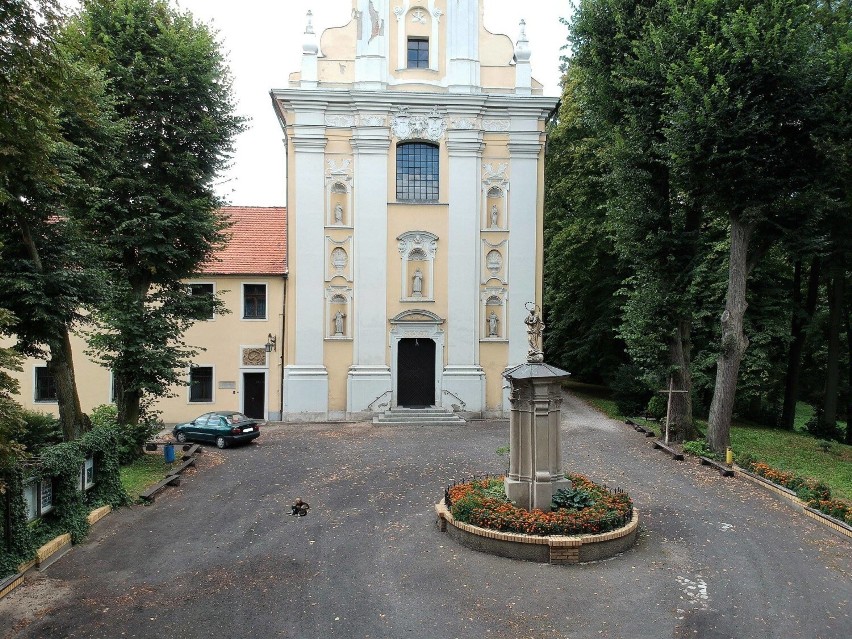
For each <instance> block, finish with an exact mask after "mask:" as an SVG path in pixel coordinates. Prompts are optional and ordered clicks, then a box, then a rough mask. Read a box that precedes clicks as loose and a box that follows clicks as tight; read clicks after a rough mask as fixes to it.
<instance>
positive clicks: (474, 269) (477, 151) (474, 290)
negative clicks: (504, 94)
mask: <svg viewBox="0 0 852 639" xmlns="http://www.w3.org/2000/svg"><path fill="white" fill-rule="evenodd" d="M447 136H448V137H447V150H448V152H449V162H450V166H449V176H450V178H449V182H450V183H449V194H448V195H449V197H448V200H449V230H448V238H447V259H448V261H449V269H448V271H449V273H450V276H449V278H448V281H447V365H446V368H444V372H443V377H442V385H443V390H447V391H449V392H451V393H453V395H455V396H456V397H455V398H454V397H452V396H450V397H446V398H445V402H446V403H447V404H451V403H457V399H456V398H458V399H461V400H462V401H463V402H464V403H465V408H464V410H465V412H480V411H482V410H484V409H485V373H484V371H483V370H482V368H481V367H480V366H479V337H480V330H481V329H480V326H479V208H480V207H479V197H480V190H481V183H482V178H481V168H480V167H481V165H482V149H483V146H484V145H483V141H482V132H481V131H477V130H451V131H449V132H448V134H447Z"/></svg>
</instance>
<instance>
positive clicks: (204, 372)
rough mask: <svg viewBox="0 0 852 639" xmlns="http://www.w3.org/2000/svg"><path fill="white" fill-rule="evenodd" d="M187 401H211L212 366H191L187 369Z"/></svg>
mask: <svg viewBox="0 0 852 639" xmlns="http://www.w3.org/2000/svg"><path fill="white" fill-rule="evenodd" d="M189 401H190V402H198V403H211V402H212V401H213V367H212V366H193V367H192V368H190V369H189Z"/></svg>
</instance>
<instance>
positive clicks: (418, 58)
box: [408, 38, 429, 69]
mask: <svg viewBox="0 0 852 639" xmlns="http://www.w3.org/2000/svg"><path fill="white" fill-rule="evenodd" d="M408 68H409V69H428V68H429V38H408Z"/></svg>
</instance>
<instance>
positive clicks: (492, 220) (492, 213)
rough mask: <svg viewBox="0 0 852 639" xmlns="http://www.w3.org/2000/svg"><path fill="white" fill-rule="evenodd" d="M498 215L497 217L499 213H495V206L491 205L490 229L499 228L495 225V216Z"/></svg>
mask: <svg viewBox="0 0 852 639" xmlns="http://www.w3.org/2000/svg"><path fill="white" fill-rule="evenodd" d="M498 215H499V212H498V211H497V205H496V204H492V205H491V228H492V229H496V228H499V227H498V225H497V216H498Z"/></svg>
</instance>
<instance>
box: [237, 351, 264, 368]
mask: <svg viewBox="0 0 852 639" xmlns="http://www.w3.org/2000/svg"><path fill="white" fill-rule="evenodd" d="M243 366H266V349H265V348H244V349H243Z"/></svg>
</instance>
